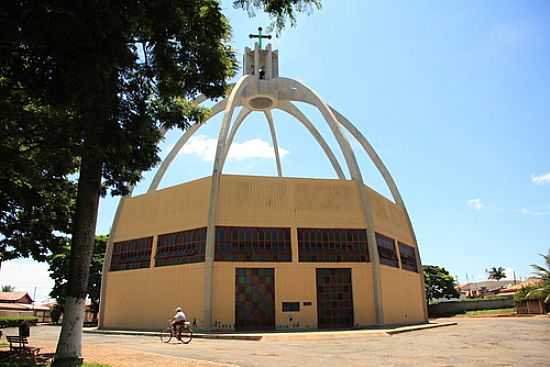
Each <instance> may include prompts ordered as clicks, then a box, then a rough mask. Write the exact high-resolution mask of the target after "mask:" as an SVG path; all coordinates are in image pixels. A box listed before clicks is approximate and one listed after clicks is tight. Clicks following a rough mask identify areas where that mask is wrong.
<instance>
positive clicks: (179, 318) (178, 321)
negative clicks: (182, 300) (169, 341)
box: [170, 307, 187, 334]
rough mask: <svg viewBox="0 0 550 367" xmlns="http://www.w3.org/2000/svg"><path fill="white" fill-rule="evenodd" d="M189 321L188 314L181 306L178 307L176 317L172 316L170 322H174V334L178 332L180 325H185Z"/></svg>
mask: <svg viewBox="0 0 550 367" xmlns="http://www.w3.org/2000/svg"><path fill="white" fill-rule="evenodd" d="M186 322H187V316H185V314H184V313H183V311H182V310H181V307H178V308H176V314H175V315H174V317H172V320H171V321H170V323H171V324H172V329H173V330H174V334H176V333H177V329H178V326H184V325H185V323H186Z"/></svg>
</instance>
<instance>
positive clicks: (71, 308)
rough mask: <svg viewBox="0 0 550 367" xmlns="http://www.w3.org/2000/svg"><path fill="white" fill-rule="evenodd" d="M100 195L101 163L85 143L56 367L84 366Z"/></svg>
mask: <svg viewBox="0 0 550 367" xmlns="http://www.w3.org/2000/svg"><path fill="white" fill-rule="evenodd" d="M100 192H101V161H100V160H99V159H97V157H96V155H95V154H94V149H93V147H91V146H90V144H89V143H87V142H85V143H84V152H83V154H82V163H81V165H80V177H79V178H78V194H77V198H76V212H75V216H74V221H73V233H72V240H71V256H70V259H69V280H68V286H67V294H66V298H65V307H64V315H63V326H62V327H61V335H60V336H59V340H58V342H57V350H56V352H55V358H54V361H53V363H52V367H74V366H80V365H81V364H82V358H81V349H82V325H83V323H84V307H85V302H86V294H87V293H88V276H89V273H90V263H91V259H92V254H93V250H94V245H95V229H96V223H97V212H98V205H99V197H100Z"/></svg>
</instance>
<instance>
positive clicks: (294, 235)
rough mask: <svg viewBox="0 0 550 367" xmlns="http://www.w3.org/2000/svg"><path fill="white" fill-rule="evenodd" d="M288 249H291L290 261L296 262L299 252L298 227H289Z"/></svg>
mask: <svg viewBox="0 0 550 367" xmlns="http://www.w3.org/2000/svg"><path fill="white" fill-rule="evenodd" d="M290 249H291V251H292V263H293V264H298V262H299V256H298V255H299V252H298V228H297V227H290Z"/></svg>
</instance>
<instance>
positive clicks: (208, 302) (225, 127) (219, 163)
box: [203, 75, 252, 329]
mask: <svg viewBox="0 0 550 367" xmlns="http://www.w3.org/2000/svg"><path fill="white" fill-rule="evenodd" d="M251 78H252V76H251V75H244V76H243V77H241V78H240V79H239V81H238V82H237V83H236V84H235V87H234V88H233V90H232V91H231V93H230V94H229V96H228V97H227V104H226V106H225V110H224V116H223V121H222V124H221V127H220V132H219V135H218V144H217V147H216V156H215V159H214V168H213V170H212V179H211V182H210V196H209V198H210V202H209V206H208V227H207V231H206V249H205V263H204V318H203V319H204V325H203V327H204V328H206V329H210V328H211V327H212V292H213V280H212V277H213V267H214V245H215V240H216V220H217V212H218V201H219V191H220V185H221V182H220V181H221V173H222V169H223V158H224V154H225V144H226V141H227V134H228V132H229V124H230V123H231V120H232V117H233V112H234V110H235V107H236V106H237V105H238V104H239V103H240V98H241V94H242V92H243V90H244V88H245V87H246V85H247V84H248V81H249V80H250V79H251Z"/></svg>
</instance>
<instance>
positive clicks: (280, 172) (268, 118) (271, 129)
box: [264, 110, 283, 177]
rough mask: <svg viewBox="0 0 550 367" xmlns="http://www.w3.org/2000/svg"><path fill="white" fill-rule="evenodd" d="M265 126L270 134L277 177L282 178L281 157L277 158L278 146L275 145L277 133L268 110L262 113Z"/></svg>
mask: <svg viewBox="0 0 550 367" xmlns="http://www.w3.org/2000/svg"><path fill="white" fill-rule="evenodd" d="M264 115H265V118H266V119H267V124H268V125H269V131H270V132H271V141H272V142H273V150H274V151H275V162H276V163H277V175H278V176H279V177H283V169H282V167H281V157H280V156H279V145H278V144H277V133H276V131H275V124H274V123H273V115H272V114H271V111H270V110H267V111H264Z"/></svg>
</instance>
